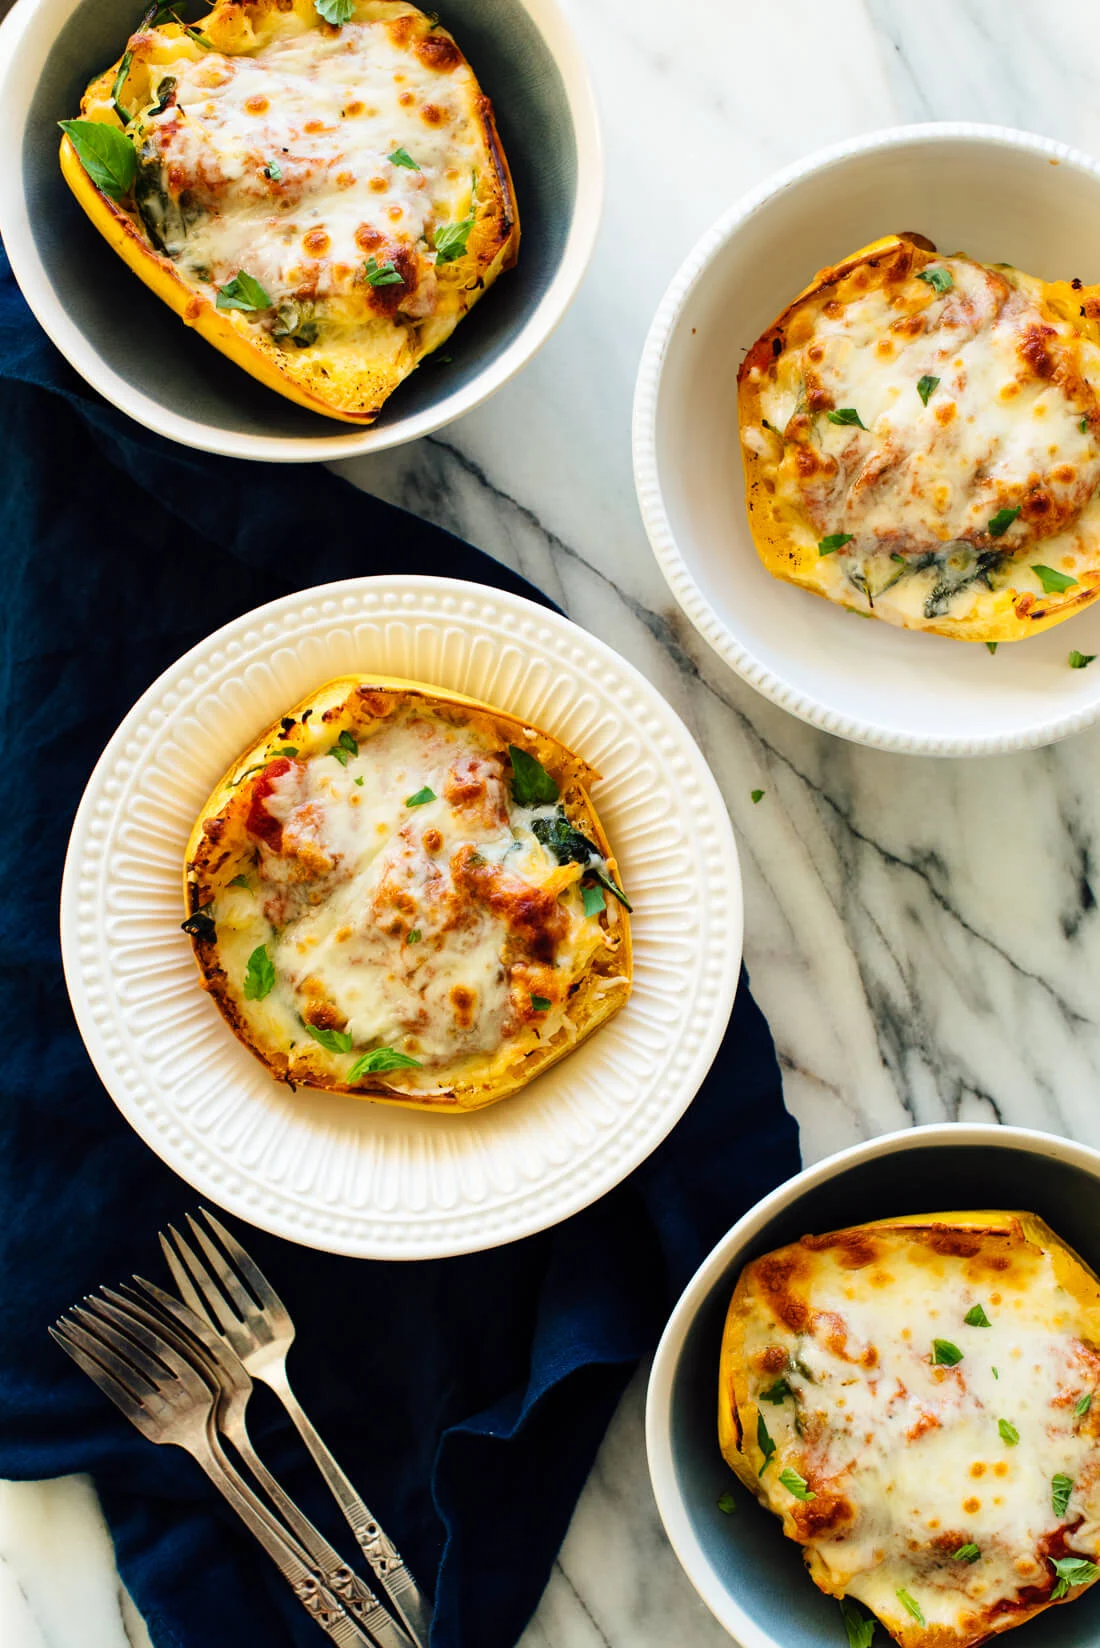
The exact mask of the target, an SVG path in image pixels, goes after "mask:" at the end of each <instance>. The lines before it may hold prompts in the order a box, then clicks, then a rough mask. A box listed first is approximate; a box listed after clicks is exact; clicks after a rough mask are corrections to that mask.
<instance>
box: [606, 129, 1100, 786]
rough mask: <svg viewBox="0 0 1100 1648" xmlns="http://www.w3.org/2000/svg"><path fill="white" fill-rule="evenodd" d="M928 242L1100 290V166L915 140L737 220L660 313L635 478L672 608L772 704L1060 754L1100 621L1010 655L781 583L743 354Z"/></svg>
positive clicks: (847, 156) (1089, 698)
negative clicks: (854, 271)
mask: <svg viewBox="0 0 1100 1648" xmlns="http://www.w3.org/2000/svg"><path fill="white" fill-rule="evenodd" d="M897 230H916V231H918V232H919V233H921V234H924V235H928V236H929V237H930V238H931V239H932V240H933V241H935V243H936V245H937V246H938V247H939V248H940V249H941V250H942V251H944V252H953V251H959V250H962V251H966V252H969V253H970V254H971V255H972V256H973V257H976V258H981V259H983V260H986V261H989V262H1006V263H1013V264H1016V265H1017V266H1018V267H1020V268H1021V269H1026V270H1027V271H1028V272H1029V273H1031V274H1035V275H1040V276H1045V277H1047V278H1053V277H1059V276H1060V277H1063V278H1066V277H1072V276H1079V277H1080V278H1081V279H1082V280H1085V281H1095V280H1100V166H1098V165H1097V163H1096V162H1095V161H1094V160H1091V159H1090V158H1089V157H1088V156H1086V155H1082V154H1079V153H1077V152H1076V151H1074V150H1071V149H1067V148H1066V147H1065V146H1064V145H1062V144H1059V143H1054V142H1051V141H1050V140H1049V139H1047V138H1043V137H1034V136H1031V135H1029V134H1027V133H1024V132H1013V131H1008V130H1006V129H1004V128H1002V127H998V126H969V125H928V126H904V127H898V128H895V129H893V130H890V131H884V132H874V133H872V134H870V135H869V136H867V137H862V138H859V139H857V140H856V141H855V142H852V143H848V144H844V145H841V146H839V147H837V148H833V149H826V150H824V151H822V152H821V153H819V154H816V155H811V156H810V158H809V159H807V160H804V161H801V162H800V163H799V164H798V165H796V166H793V167H791V168H790V169H789V170H787V171H785V172H781V173H780V174H779V175H778V176H777V177H774V178H772V179H770V180H769V181H768V182H767V183H766V184H765V185H764V186H763V187H762V188H761V189H759V190H758V191H757V192H756V193H754V194H752V195H750V196H749V197H748V198H747V199H745V200H742V201H741V202H739V203H738V204H737V205H736V206H734V207H733V208H732V209H731V210H730V211H729V212H727V213H726V215H725V216H724V217H722V218H721V219H719V221H718V222H717V223H716V224H715V226H714V228H713V229H711V230H710V231H709V233H708V234H706V235H705V236H704V237H703V239H702V240H701V241H700V242H699V244H698V246H696V248H695V250H694V251H693V252H692V253H691V255H690V256H689V257H688V259H687V260H686V262H685V263H684V265H683V267H682V268H681V269H680V272H679V273H678V274H677V276H676V278H675V279H674V280H673V282H672V284H671V286H670V287H669V289H668V291H667V293H666V294H665V297H664V299H663V301H662V303H661V306H660V308H659V309H658V311H657V315H656V318H655V319H654V322H653V325H652V328H651V330H650V333H649V338H648V340H647V342H646V346H645V351H644V353H643V356H642V363H641V367H640V370H639V374H638V384H637V391H636V395H635V403H634V464H635V479H636V483H637V488H638V497H639V501H640V503H641V508H642V514H643V516H644V518H645V524H646V529H647V531H648V533H649V538H650V542H651V543H652V545H653V549H654V553H655V554H656V556H657V560H658V561H659V563H660V565H661V569H662V571H663V572H664V574H665V577H666V578H667V579H668V582H669V585H670V587H671V589H672V592H673V594H674V595H675V596H676V599H677V600H678V601H679V603H680V605H681V606H682V607H683V609H684V611H685V612H686V613H687V615H688V617H689V618H690V619H691V620H692V622H693V623H694V624H695V626H696V627H697V629H698V630H699V631H700V633H701V634H702V635H704V636H705V637H706V639H707V640H708V641H709V642H710V644H711V646H712V647H714V648H715V650H716V651H717V652H718V653H719V654H720V655H721V656H722V657H723V658H724V659H725V660H726V662H727V663H729V664H731V665H732V666H733V668H734V669H735V670H737V671H738V673H739V674H740V675H743V676H744V678H745V680H746V681H748V682H750V683H751V685H752V686H754V687H756V689H757V690H758V691H759V692H762V693H764V694H765V696H766V697H768V698H771V699H772V700H774V702H775V703H777V704H780V705H782V707H783V708H784V709H787V710H790V711H791V713H792V714H794V715H799V716H801V717H802V718H803V720H806V721H809V722H812V724H813V725H814V726H817V727H823V728H824V729H825V730H826V731H828V732H833V733H838V734H840V735H841V736H842V737H844V738H852V739H857V740H859V741H860V742H862V743H866V744H873V745H876V746H877V747H878V748H880V749H887V750H900V751H903V752H907V753H912V754H922V755H982V754H987V753H992V752H995V751H1002V750H1013V749H1024V748H1030V747H1033V746H1036V745H1039V744H1046V743H1049V742H1051V741H1052V740H1054V739H1056V738H1063V737H1065V736H1066V735H1067V734H1068V733H1071V732H1077V731H1079V730H1080V729H1081V728H1082V727H1086V726H1088V725H1089V724H1090V723H1091V722H1093V721H1095V720H1096V719H1097V717H1098V716H1100V664H1098V665H1096V666H1094V667H1093V668H1092V669H1084V670H1071V669H1070V668H1069V667H1068V656H1069V653H1070V650H1071V649H1073V648H1076V649H1078V650H1079V651H1081V652H1084V653H1100V608H1098V607H1093V608H1092V609H1090V610H1089V611H1087V612H1084V613H1082V614H1081V615H1080V616H1079V617H1077V618H1073V619H1070V620H1067V622H1066V623H1064V624H1060V625H1058V626H1057V627H1056V628H1054V629H1053V630H1050V631H1048V632H1047V633H1046V634H1044V635H1040V636H1036V637H1035V638H1034V639H1033V640H1028V641H1022V642H1016V643H1013V644H1012V645H1011V646H1008V645H1005V646H1002V647H1000V648H999V650H998V652H997V653H996V655H994V656H991V655H990V654H989V652H987V650H986V649H985V647H984V646H981V645H975V644H973V643H965V642H959V641H951V640H947V639H945V638H944V637H942V636H936V635H920V634H913V633H910V632H908V631H904V630H897V629H893V628H892V627H891V626H889V625H887V624H884V623H877V622H870V621H865V620H864V621H861V620H860V619H859V618H857V617H854V616H853V615H852V614H851V613H849V612H846V611H844V610H843V608H841V607H837V606H834V605H832V604H831V603H829V602H827V601H824V600H822V599H821V598H820V597H818V596H814V595H810V594H808V593H807V592H806V591H804V590H799V589H796V588H794V586H793V585H790V584H785V583H781V582H780V581H779V580H778V579H775V578H772V577H770V576H769V574H768V573H766V572H765V571H764V568H763V566H762V565H761V564H760V560H759V557H758V556H757V553H756V550H755V547H754V545H753V542H752V537H751V535H750V533H749V528H748V523H747V519H746V514H745V497H744V482H743V476H742V469H741V454H740V444H739V441H738V431H737V371H738V367H739V366H740V363H741V358H742V356H743V354H744V352H745V350H746V349H747V348H749V347H750V346H751V345H752V344H753V343H754V342H755V340H756V339H757V338H758V337H759V335H760V333H761V332H762V331H763V330H764V329H765V327H766V326H768V325H769V324H770V323H771V322H772V321H773V320H774V319H775V317H776V315H777V314H778V313H779V312H780V310H781V309H782V308H783V307H784V305H785V304H787V303H788V302H789V301H790V300H791V299H792V298H793V297H794V296H795V294H796V293H797V292H798V291H799V290H800V289H801V288H802V287H803V286H804V285H805V284H806V283H807V282H808V281H809V280H810V278H811V277H812V275H813V274H814V273H815V272H816V271H817V270H818V269H820V268H822V267H823V266H824V265H825V264H828V263H832V262H834V261H835V260H836V259H838V258H840V257H842V256H843V255H844V254H845V253H848V252H852V251H855V250H856V248H857V247H859V246H862V245H865V244H866V243H867V242H868V241H871V240H874V239H876V238H877V237H878V236H880V235H884V234H890V233H892V232H894V231H897Z"/></svg>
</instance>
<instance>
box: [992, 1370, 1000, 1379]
mask: <svg viewBox="0 0 1100 1648" xmlns="http://www.w3.org/2000/svg"><path fill="white" fill-rule="evenodd" d="M993 1377H994V1379H999V1378H1000V1377H1001V1376H1000V1374H999V1373H998V1372H997V1370H996V1368H994V1369H993Z"/></svg>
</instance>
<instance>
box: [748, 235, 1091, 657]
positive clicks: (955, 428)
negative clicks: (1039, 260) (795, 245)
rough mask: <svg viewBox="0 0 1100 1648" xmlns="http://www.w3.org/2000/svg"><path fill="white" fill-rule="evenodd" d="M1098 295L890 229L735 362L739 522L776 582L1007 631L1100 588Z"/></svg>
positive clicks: (942, 621)
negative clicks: (742, 516)
mask: <svg viewBox="0 0 1100 1648" xmlns="http://www.w3.org/2000/svg"><path fill="white" fill-rule="evenodd" d="M1098 397H1100V290H1098V289H1097V288H1095V287H1093V288H1085V287H1082V285H1081V282H1080V281H1073V282H1070V281H1043V280H1039V279H1036V278H1035V277H1034V276H1032V275H1027V274H1024V273H1023V272H1022V271H1021V270H1019V269H1012V268H1009V267H1008V266H1006V265H1002V264H997V265H990V264H984V263H978V262H975V261H974V260H973V259H972V258H968V257H963V256H952V257H941V256H939V255H938V254H937V253H936V252H935V250H934V248H933V247H932V243H931V242H930V241H927V240H924V239H922V238H921V237H919V236H905V235H900V236H899V235H891V236H888V237H887V238H885V239H883V240H879V241H875V242H874V243H873V244H872V245H870V246H865V247H863V248H862V249H861V250H860V251H858V252H855V253H853V254H852V255H851V256H850V257H848V258H845V259H844V260H843V261H842V262H840V263H838V264H836V265H835V266H834V267H830V268H826V269H822V270H821V271H820V272H819V273H818V274H817V275H816V276H815V277H814V279H813V281H812V282H811V283H810V285H809V286H808V287H807V288H806V290H805V291H804V292H802V293H800V294H799V296H798V297H797V298H796V299H795V300H794V302H793V303H791V304H790V305H789V306H788V307H787V308H786V309H785V310H784V312H783V313H782V314H781V315H780V316H779V318H778V320H776V321H775V322H774V324H773V325H772V326H770V327H769V328H768V329H767V331H766V332H765V333H764V334H763V335H762V336H761V337H760V338H759V339H757V341H756V343H755V344H754V345H753V347H752V348H751V349H750V350H749V352H748V354H747V355H746V357H745V360H744V361H743V363H742V366H741V370H740V378H739V421H740V427H741V446H742V454H743V459H744V467H745V484H746V498H747V504H748V514H749V525H750V528H751V530H752V535H753V538H754V540H755V543H756V547H757V550H758V553H759V555H760V558H761V560H762V561H763V563H764V565H765V567H766V568H767V570H768V571H769V572H770V573H771V574H772V575H773V576H774V577H776V578H782V579H785V580H787V581H789V582H790V583H794V584H798V585H799V586H800V587H801V588H803V589H806V590H810V591H812V592H813V593H814V594H817V595H822V596H824V597H825V598H826V599H828V600H830V601H836V602H839V603H840V604H841V605H843V606H846V607H850V608H852V609H854V610H855V611H858V612H862V613H866V614H869V615H871V616H873V617H876V618H882V619H884V620H885V621H886V622H888V623H891V624H897V625H900V626H902V627H904V628H906V629H924V630H932V631H935V632H936V633H937V634H940V635H947V636H954V637H956V638H958V639H961V640H967V641H985V642H999V641H1015V640H1020V639H1021V638H1023V637H1025V636H1029V635H1036V634H1038V633H1039V632H1040V631H1041V630H1044V629H1047V628H1049V627H1050V626H1051V625H1052V624H1058V623H1061V622H1062V620H1063V619H1065V618H1069V617H1071V616H1072V615H1073V614H1074V613H1076V612H1080V611H1081V610H1082V609H1083V608H1084V607H1086V606H1088V605H1089V604H1090V603H1091V602H1093V601H1094V600H1095V599H1096V597H1097V595H1098V594H1100V398H1098Z"/></svg>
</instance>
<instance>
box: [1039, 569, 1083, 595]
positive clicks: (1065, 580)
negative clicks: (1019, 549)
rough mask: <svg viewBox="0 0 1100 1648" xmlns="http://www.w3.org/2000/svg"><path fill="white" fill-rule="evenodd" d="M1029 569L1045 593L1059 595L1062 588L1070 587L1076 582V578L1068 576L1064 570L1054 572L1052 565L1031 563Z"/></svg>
mask: <svg viewBox="0 0 1100 1648" xmlns="http://www.w3.org/2000/svg"><path fill="white" fill-rule="evenodd" d="M1031 570H1032V572H1034V574H1035V576H1036V578H1038V580H1039V582H1040V583H1041V584H1042V586H1043V590H1044V593H1045V594H1047V595H1061V593H1062V591H1063V590H1066V589H1072V588H1073V585H1074V584H1075V583H1076V582H1077V579H1076V578H1070V577H1069V576H1068V574H1067V573H1065V572H1055V570H1054V568H1053V567H1048V566H1034V565H1033V566H1032V568H1031Z"/></svg>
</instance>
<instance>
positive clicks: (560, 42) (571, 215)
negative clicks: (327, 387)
mask: <svg viewBox="0 0 1100 1648" xmlns="http://www.w3.org/2000/svg"><path fill="white" fill-rule="evenodd" d="M432 4H433V6H434V7H435V9H436V10H438V11H439V13H440V15H441V17H442V20H443V22H444V23H445V24H447V25H448V26H449V27H451V28H452V30H453V32H454V34H455V37H456V39H457V40H458V42H459V44H460V45H461V46H462V48H463V50H464V51H465V52H466V54H467V56H468V57H469V60H470V62H471V64H472V65H473V67H474V70H475V72H476V73H477V75H478V78H479V80H480V81H481V84H482V86H483V88H484V89H485V91H486V92H487V93H488V94H489V96H490V97H491V98H492V100H493V106H494V109H495V110H496V115H497V120H498V124H499V126H500V132H501V139H502V141H503V144H504V148H505V152H506V153H507V155H508V158H509V162H510V164H511V167H512V172H513V176H514V177H515V183H516V196H517V199H518V202H519V210H520V219H521V222H522V226H523V239H522V242H521V245H520V256H519V263H518V264H517V266H516V268H515V269H513V270H511V271H509V272H508V273H507V274H505V275H502V276H501V278H500V280H499V281H497V282H496V284H495V285H494V287H493V289H492V290H491V291H490V292H488V293H486V295H485V297H484V298H483V300H482V301H481V302H480V303H478V304H477V305H476V306H475V308H474V309H473V310H472V311H471V313H470V314H469V315H468V316H467V317H466V319H465V320H464V321H463V322H462V324H461V325H460V326H459V327H458V329H457V330H456V332H455V334H454V337H453V340H452V342H451V344H450V346H449V347H448V349H447V350H446V351H445V352H446V353H447V354H449V355H450V356H451V357H452V360H451V364H449V365H446V366H439V365H438V364H435V363H433V361H432V360H431V358H430V357H429V359H428V360H427V361H425V363H424V365H423V366H422V367H421V368H420V369H419V370H418V371H416V372H414V373H413V375H412V377H411V378H409V379H407V380H406V382H405V383H403V384H402V385H401V386H400V387H399V388H398V389H397V390H396V391H395V392H394V394H393V395H392V396H391V397H390V399H389V400H388V401H387V402H386V405H385V407H384V408H383V410H382V413H381V415H380V417H379V419H378V421H377V423H375V424H373V425H372V426H371V427H370V428H369V429H355V428H353V427H352V426H350V425H348V424H341V423H338V422H336V421H334V420H333V419H331V418H324V417H321V416H320V415H318V414H317V413H314V412H309V411H307V410H306V409H305V408H304V407H300V406H296V405H295V404H294V403H293V402H292V401H288V400H285V399H284V398H283V397H282V396H281V395H277V394H276V393H275V392H274V390H271V389H265V388H264V387H263V385H261V384H258V383H256V382H255V381H254V380H253V379H252V378H250V377H249V376H248V375H247V373H245V372H242V371H241V369H240V368H239V367H237V366H234V365H233V364H232V362H231V361H228V360H226V359H225V357H224V356H223V355H221V354H219V352H218V351H217V350H216V349H214V348H213V347H212V346H211V345H210V344H208V343H206V342H205V341H204V340H203V339H202V338H200V337H197V336H196V335H195V334H194V333H193V332H191V331H190V330H189V329H188V328H187V327H185V326H184V325H183V324H182V323H181V321H180V320H179V319H178V318H177V317H176V316H175V315H173V314H172V313H171V311H170V310H169V309H168V308H167V307H166V306H165V305H164V304H163V303H161V301H160V300H159V299H158V298H156V297H154V296H153V294H152V293H151V292H149V291H147V290H146V288H145V287H144V286H143V285H142V284H141V283H140V282H139V281H138V279H137V277H136V276H135V275H133V274H131V273H130V271H129V270H128V269H127V268H126V267H125V265H124V264H123V263H122V262H121V260H120V259H119V258H118V257H117V256H116V255H115V253H114V252H112V251H111V250H110V248H109V247H108V246H107V244H106V242H105V241H104V240H102V239H101V237H100V236H99V234H98V233H97V231H96V230H95V229H93V227H92V226H91V224H90V223H89V222H88V220H87V218H86V217H85V216H84V213H83V212H82V211H81V209H80V207H79V206H78V205H77V204H76V202H75V200H74V199H73V198H72V195H71V194H70V193H69V190H68V188H67V187H66V185H65V183H64V181H63V179H62V177H61V173H60V170H59V167H58V163H57V145H58V140H59V139H58V131H57V121H58V120H61V119H67V118H69V117H71V116H72V115H74V114H76V113H77V112H78V110H79V106H80V95H81V92H82V91H83V89H84V87H85V86H86V84H87V83H88V81H89V80H90V79H91V78H92V75H93V74H96V73H98V72H99V71H101V70H102V69H103V68H104V67H105V66H106V65H107V64H109V63H112V62H114V60H115V58H116V57H117V56H118V54H119V52H120V50H121V48H122V45H123V44H124V43H125V40H126V38H127V36H128V34H129V33H130V32H131V30H132V29H133V28H135V27H136V24H137V19H138V15H139V13H140V10H141V7H140V5H138V4H136V0H18V3H17V4H16V6H15V7H14V9H13V10H12V12H11V13H10V14H9V16H8V17H7V18H6V19H5V21H4V23H3V26H2V27H0V147H2V149H3V153H4V154H5V155H7V156H8V164H6V165H5V166H4V167H2V168H0V236H2V237H3V241H4V244H5V246H6V248H7V251H8V255H9V257H10V258H11V263H12V268H13V270H14V272H15V277H16V279H17V280H18V282H19V285H20V287H21V288H22V291H23V295H24V296H25V297H26V299H27V302H28V303H29V304H30V306H31V308H32V309H33V310H34V313H35V315H36V316H37V318H38V320H39V321H40V322H41V324H42V326H43V327H44V328H45V330H46V331H47V332H48V333H49V335H50V337H51V338H52V339H53V341H54V343H55V344H56V345H57V347H58V348H59V349H60V350H61V352H62V354H63V355H64V356H65V357H66V358H67V359H68V360H69V361H70V362H71V364H72V365H73V366H74V367H75V368H76V370H77V371H78V372H79V373H80V374H81V375H82V376H83V377H84V378H86V379H87V381H88V382H89V383H90V384H91V385H92V386H93V388H95V389H98V391H99V392H100V394H101V395H103V396H104V397H105V399H107V400H109V401H111V402H112V403H113V404H114V405H115V406H118V407H121V409H122V410H123V411H124V412H127V413H129V415H130V416H131V417H133V418H136V419H137V421H138V422H139V423H141V424H144V425H145V426H146V428H148V429H155V430H157V431H158V432H159V433H160V434H162V435H168V436H170V437H171V438H172V439H173V440H176V441H182V442H184V443H185V444H186V445H188V446H194V447H199V448H201V449H202V450H203V451H207V452H222V453H226V454H228V455H230V456H233V457H240V458H261V459H265V460H267V461H268V462H273V461H274V462H285V463H301V462H303V461H309V460H320V459H333V458H347V457H351V456H352V455H353V454H354V453H357V452H378V451H381V450H382V449H383V448H385V447H389V446H399V445H401V444H402V443H403V442H404V441H411V440H414V439H415V438H416V437H417V436H419V435H427V434H429V433H430V432H431V431H432V430H433V429H438V428H440V426H441V425H443V424H445V423H449V422H451V420H452V419H454V418H458V417H461V416H462V414H463V413H464V412H469V411H470V409H471V408H472V407H475V406H477V405H479V404H480V403H481V402H482V401H484V400H485V399H487V397H488V396H489V395H491V394H493V393H494V391H495V390H497V389H499V388H500V387H501V385H502V384H504V383H507V381H508V379H509V378H511V377H513V376H514V374H515V373H516V372H518V371H519V370H520V368H521V367H523V366H525V365H526V363H527V362H528V361H529V360H530V359H531V357H532V355H534V354H535V352H536V350H538V349H539V348H541V346H542V344H543V343H545V341H546V339H547V338H548V337H549V336H550V333H551V332H552V331H553V330H554V327H555V326H556V325H557V323H558V321H559V320H560V319H561V317H562V315H563V314H564V313H565V311H566V309H567V308H568V306H569V304H570V302H571V301H572V299H573V297H574V295H575V293H576V291H577V288H578V287H579V285H580V282H581V279H582V277H583V275H584V272H585V269H586V268H587V266H588V260H589V257H590V256H591V252H592V247H593V244H594V242H595V238H596V230H597V228H598V225H599V217H600V206H601V201H602V197H603V158H602V153H601V146H600V135H599V126H598V122H597V118H596V110H595V103H594V100H593V96H592V90H591V86H590V84H589V80H588V73H587V70H586V68H585V64H584V60H583V58H582V56H581V53H580V49H579V47H578V45H577V43H576V40H575V39H574V37H573V35H572V32H571V31H570V29H569V27H568V25H567V24H566V22H565V19H564V18H563V16H562V14H561V12H560V10H559V9H558V5H557V0H432ZM184 15H185V16H188V15H191V14H190V13H188V12H187V11H186V9H185V12H184Z"/></svg>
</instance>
